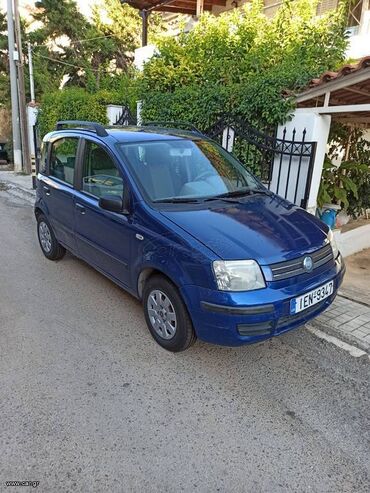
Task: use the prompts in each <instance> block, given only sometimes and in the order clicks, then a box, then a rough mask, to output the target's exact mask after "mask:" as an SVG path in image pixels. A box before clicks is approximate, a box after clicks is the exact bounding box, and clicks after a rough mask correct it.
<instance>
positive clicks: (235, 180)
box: [119, 139, 260, 202]
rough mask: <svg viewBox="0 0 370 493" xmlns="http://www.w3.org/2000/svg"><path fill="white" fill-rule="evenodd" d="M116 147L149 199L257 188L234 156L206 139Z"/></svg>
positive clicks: (189, 197) (219, 193) (200, 197)
mask: <svg viewBox="0 0 370 493" xmlns="http://www.w3.org/2000/svg"><path fill="white" fill-rule="evenodd" d="M119 149H120V151H121V153H122V155H123V158H124V160H125V162H126V163H127V164H128V166H129V167H130V169H131V171H132V172H133V174H134V175H135V177H136V179H137V181H138V182H139V185H140V186H141V188H142V189H143V190H144V191H145V193H146V195H147V196H148V198H149V199H150V200H151V201H153V202H161V201H165V200H167V201H170V200H172V199H174V200H178V201H181V199H184V201H185V200H186V199H199V200H201V199H206V198H210V197H216V196H218V195H227V194H228V193H229V192H231V193H232V192H234V193H235V192H238V191H241V192H242V191H243V190H255V189H257V188H260V185H259V183H258V181H257V180H256V179H255V178H254V177H253V176H252V175H251V174H250V173H249V172H248V171H247V170H246V169H245V168H244V167H243V166H242V165H241V164H240V163H239V162H238V161H237V160H236V159H235V158H233V157H232V156H231V155H230V154H228V153H227V152H226V151H224V150H223V149H222V147H220V146H218V145H217V144H215V143H213V142H209V141H206V140H199V141H198V140H197V141H192V140H184V139H181V140H180V139H179V140H163V141H151V142H139V143H138V142H136V143H133V144H131V143H130V144H120V145H119Z"/></svg>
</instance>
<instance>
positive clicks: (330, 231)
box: [328, 229, 339, 259]
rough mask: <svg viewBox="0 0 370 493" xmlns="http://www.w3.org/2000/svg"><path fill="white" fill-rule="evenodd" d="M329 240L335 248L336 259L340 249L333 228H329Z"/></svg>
mask: <svg viewBox="0 0 370 493" xmlns="http://www.w3.org/2000/svg"><path fill="white" fill-rule="evenodd" d="M328 240H329V243H330V245H331V249H332V250H333V255H334V259H336V258H337V257H338V255H339V250H338V246H337V242H336V241H335V237H334V233H333V231H332V230H331V229H329V233H328Z"/></svg>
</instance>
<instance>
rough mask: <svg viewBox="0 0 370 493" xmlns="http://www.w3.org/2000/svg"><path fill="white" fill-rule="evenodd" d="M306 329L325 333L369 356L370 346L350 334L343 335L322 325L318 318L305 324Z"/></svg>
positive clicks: (324, 324) (341, 332)
mask: <svg viewBox="0 0 370 493" xmlns="http://www.w3.org/2000/svg"><path fill="white" fill-rule="evenodd" d="M306 327H308V328H310V327H311V328H315V329H320V330H321V331H323V332H325V333H326V334H329V335H331V336H333V337H336V338H337V339H339V340H341V341H344V342H347V343H348V344H351V345H352V346H355V347H357V348H359V349H362V351H365V352H366V353H368V354H369V355H370V344H368V343H366V342H364V341H362V340H361V339H358V338H357V337H355V336H352V335H351V334H350V333H345V332H343V331H341V330H339V329H335V328H334V327H332V326H330V325H328V324H326V323H324V322H323V321H322V320H320V318H316V319H314V320H311V321H310V322H309V323H308V324H306Z"/></svg>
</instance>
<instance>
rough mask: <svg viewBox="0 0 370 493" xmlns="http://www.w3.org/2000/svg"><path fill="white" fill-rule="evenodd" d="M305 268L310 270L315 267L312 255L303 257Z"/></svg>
mask: <svg viewBox="0 0 370 493" xmlns="http://www.w3.org/2000/svg"><path fill="white" fill-rule="evenodd" d="M303 268H304V270H305V271H307V272H310V271H311V270H312V269H313V260H312V258H311V257H305V258H304V259H303Z"/></svg>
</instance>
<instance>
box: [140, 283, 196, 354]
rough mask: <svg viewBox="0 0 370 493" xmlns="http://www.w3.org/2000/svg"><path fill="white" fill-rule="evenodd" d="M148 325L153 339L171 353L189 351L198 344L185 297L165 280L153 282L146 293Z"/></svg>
mask: <svg viewBox="0 0 370 493" xmlns="http://www.w3.org/2000/svg"><path fill="white" fill-rule="evenodd" d="M143 308H144V313H145V319H146V323H147V325H148V328H149V330H150V333H151V334H152V336H153V338H154V339H155V340H156V341H157V342H158V344H159V345H160V346H162V347H163V348H164V349H167V350H168V351H173V352H179V351H185V349H188V348H189V347H190V346H191V345H192V344H194V342H195V340H196V335H195V332H194V328H193V324H192V322H191V320H190V317H189V314H188V311H187V309H186V306H185V304H184V302H183V300H182V298H181V295H180V293H179V291H178V289H177V288H176V286H174V284H172V283H171V282H170V281H168V280H167V279H166V278H165V277H163V276H153V277H151V278H149V280H148V282H147V283H146V285H145V288H144V293H143Z"/></svg>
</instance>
